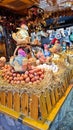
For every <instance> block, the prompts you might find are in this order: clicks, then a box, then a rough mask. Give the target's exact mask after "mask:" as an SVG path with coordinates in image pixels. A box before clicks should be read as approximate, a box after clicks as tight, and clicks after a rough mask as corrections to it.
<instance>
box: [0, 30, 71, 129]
mask: <svg viewBox="0 0 73 130" xmlns="http://www.w3.org/2000/svg"><path fill="white" fill-rule="evenodd" d="M12 36H13V39H14V40H15V41H16V45H17V47H16V49H15V51H14V55H13V56H12V57H11V58H10V61H9V62H8V63H6V61H5V59H4V58H2V59H1V63H2V62H3V64H1V70H0V111H1V113H4V114H6V115H9V117H11V118H13V119H14V120H17V121H18V122H20V123H22V124H24V125H25V126H27V129H28V130H29V129H38V130H48V129H52V126H53V125H52V124H53V122H54V120H55V118H56V116H57V114H58V113H59V110H60V109H61V107H62V105H63V103H64V102H65V100H66V99H67V97H68V95H69V93H70V92H71V90H72V85H70V80H71V79H72V76H73V66H72V62H71V61H70V55H71V54H72V51H68V52H60V53H55V52H53V51H52V50H51V52H52V54H51V55H50V56H48V57H45V56H44V55H43V53H42V49H41V45H40V43H39V42H38V41H37V40H35V41H34V42H33V43H31V42H30V37H29V34H28V32H27V31H26V30H23V29H22V28H21V29H19V30H18V32H17V33H13V34H12ZM45 48H46V47H45ZM58 49H59V48H58ZM53 50H55V48H54V49H53ZM59 50H60V49H59ZM12 121H13V120H12Z"/></svg>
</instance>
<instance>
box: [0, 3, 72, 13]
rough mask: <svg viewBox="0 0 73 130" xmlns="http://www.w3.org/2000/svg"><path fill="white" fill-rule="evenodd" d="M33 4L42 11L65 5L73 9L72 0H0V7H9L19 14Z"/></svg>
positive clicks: (25, 11) (64, 6)
mask: <svg viewBox="0 0 73 130" xmlns="http://www.w3.org/2000/svg"><path fill="white" fill-rule="evenodd" d="M33 5H36V6H37V7H39V8H42V9H43V10H44V11H54V10H58V9H62V8H66V7H70V8H72V9H73V0H0V7H5V8H8V9H11V10H13V11H15V12H18V13H20V14H25V13H27V9H28V8H30V7H32V6H33Z"/></svg>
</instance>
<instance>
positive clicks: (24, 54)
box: [18, 48, 27, 57]
mask: <svg viewBox="0 0 73 130" xmlns="http://www.w3.org/2000/svg"><path fill="white" fill-rule="evenodd" d="M26 55H27V54H26V52H25V51H24V50H23V49H22V48H20V49H18V56H23V57H26Z"/></svg>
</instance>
